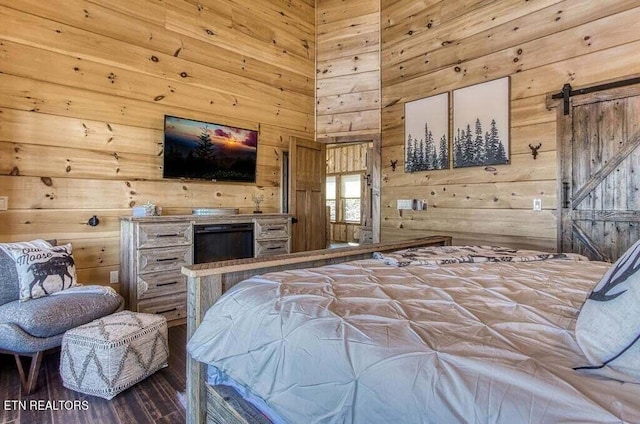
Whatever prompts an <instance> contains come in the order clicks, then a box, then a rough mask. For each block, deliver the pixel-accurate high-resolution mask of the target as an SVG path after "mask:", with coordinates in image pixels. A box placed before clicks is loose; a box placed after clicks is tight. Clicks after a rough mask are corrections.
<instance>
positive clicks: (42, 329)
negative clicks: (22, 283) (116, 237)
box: [0, 293, 123, 343]
mask: <svg viewBox="0 0 640 424" xmlns="http://www.w3.org/2000/svg"><path fill="white" fill-rule="evenodd" d="M122 302H123V299H122V297H121V296H108V295H103V294H94V293H76V294H68V295H66V294H65V295H62V294H61V295H58V296H46V297H41V298H38V299H33V300H30V301H28V302H20V301H17V300H15V301H13V302H9V303H7V304H4V305H2V306H0V323H8V324H15V325H17V326H18V327H20V328H21V329H22V330H24V331H25V332H26V333H28V334H30V335H32V336H35V337H51V336H55V335H58V334H62V333H64V332H65V331H67V330H69V329H71V328H75V327H78V326H80V325H83V324H86V323H88V322H91V321H93V320H94V319H97V318H101V317H103V316H105V315H109V314H111V313H113V312H115V311H116V310H117V309H118V307H119V306H120V305H121V303H122ZM0 343H1V342H0Z"/></svg>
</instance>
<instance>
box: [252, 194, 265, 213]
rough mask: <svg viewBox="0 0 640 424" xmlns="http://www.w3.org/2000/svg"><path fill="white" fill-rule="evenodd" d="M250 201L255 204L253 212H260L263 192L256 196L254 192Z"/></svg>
mask: <svg viewBox="0 0 640 424" xmlns="http://www.w3.org/2000/svg"><path fill="white" fill-rule="evenodd" d="M251 201H252V202H253V204H254V205H255V209H254V210H253V213H262V210H260V204H261V203H262V202H264V194H260V195H258V196H256V195H255V194H252V195H251Z"/></svg>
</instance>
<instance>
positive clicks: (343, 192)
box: [340, 174, 361, 223]
mask: <svg viewBox="0 0 640 424" xmlns="http://www.w3.org/2000/svg"><path fill="white" fill-rule="evenodd" d="M360 178H361V177H360V174H355V175H341V177H340V180H341V187H340V201H341V204H342V205H341V209H342V219H343V220H344V221H345V222H357V223H360Z"/></svg>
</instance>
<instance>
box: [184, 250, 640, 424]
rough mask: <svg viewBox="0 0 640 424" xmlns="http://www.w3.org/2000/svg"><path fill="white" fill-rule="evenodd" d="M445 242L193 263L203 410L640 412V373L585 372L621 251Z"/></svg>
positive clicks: (195, 413)
mask: <svg viewBox="0 0 640 424" xmlns="http://www.w3.org/2000/svg"><path fill="white" fill-rule="evenodd" d="M431 242H433V240H429V242H428V241H427V240H417V241H410V242H407V243H404V244H387V245H384V244H383V245H378V246H372V247H370V248H365V249H361V250H359V251H357V252H355V251H349V250H344V251H339V252H330V251H329V252H326V251H318V252H313V253H312V254H311V255H309V254H308V253H307V254H304V255H298V256H296V255H288V256H286V257H281V258H274V260H271V261H268V262H263V261H256V260H249V261H237V262H232V263H227V264H223V266H219V265H220V264H218V265H212V264H207V265H202V266H199V267H198V268H191V269H185V270H184V272H185V273H187V275H188V276H189V302H190V307H189V312H190V313H191V315H190V317H189V320H188V323H189V328H188V333H189V336H190V341H189V347H188V351H189V357H188V361H189V363H188V369H189V373H188V392H189V397H188V417H189V420H190V422H205V421H207V420H208V422H239V423H240V422H290V423H298V422H304V423H324V422H327V423H333V422H362V423H370V422H374V423H375V422H403V423H413V422H416V423H418V422H640V405H639V403H640V402H638V399H640V385H638V384H635V383H624V382H621V381H617V380H614V379H611V378H603V377H599V376H594V375H591V374H590V372H589V371H576V370H574V368H575V367H580V366H581V365H589V364H591V363H592V362H593V361H591V360H589V359H588V358H586V357H585V355H584V353H583V352H582V350H581V348H580V346H579V345H578V343H577V341H576V338H575V336H574V332H575V325H576V317H577V316H578V312H579V311H580V308H581V307H582V304H583V303H584V302H585V299H586V297H587V295H588V294H589V292H590V291H591V290H592V289H593V287H594V285H595V284H596V283H597V282H598V281H599V280H600V279H601V278H602V276H603V275H604V274H605V273H606V272H607V271H608V270H609V269H610V267H611V265H610V264H606V263H601V262H588V261H583V260H581V259H583V258H581V257H580V256H577V255H538V254H537V253H536V252H517V253H516V254H514V252H513V251H511V250H509V249H504V250H500V249H497V250H493V251H489V252H486V251H478V250H477V249H473V248H469V249H470V251H468V252H467V251H464V250H462V251H461V250H460V249H456V248H447V247H445V248H443V249H442V250H439V251H434V250H432V249H430V248H427V249H416V248H418V247H420V246H424V245H428V244H431ZM442 244H445V245H446V244H449V240H447V239H443V240H442ZM464 249H467V248H464ZM373 251H377V252H379V253H378V256H377V257H376V258H372V257H371V256H372V255H371V254H372V252H373ZM396 251H400V252H399V253H394V252H396ZM434 252H435V253H434ZM255 274H258V275H257V276H253V275H255ZM250 276H253V277H251V278H249V279H248V280H247V281H242V280H245V279H247V278H248V277H250ZM239 281H242V282H241V283H239V284H237V285H236V283H238V282H239ZM223 291H225V292H226V294H225V296H224V297H223V298H222V299H220V301H218V302H216V303H215V305H214V306H213V307H212V308H210V306H211V305H212V304H213V303H214V301H215V300H216V299H217V298H218V297H219V296H220V294H221V293H222V292H223ZM207 310H208V312H207V313H206V314H205V312H206V311H207ZM197 326H199V327H198V329H197V331H196V327H197ZM205 364H211V365H210V366H207V365H205ZM209 383H211V384H209ZM218 383H224V384H225V386H219V385H217V384H218ZM230 386H231V387H233V388H234V389H230V388H229V387H230ZM238 393H241V394H242V395H243V396H244V397H240V396H238ZM247 400H248V401H250V402H252V403H253V404H254V405H255V406H257V407H255V406H252V405H251V404H250V403H249V402H247ZM260 401H263V402H260ZM207 409H208V410H207ZM258 410H259V411H258ZM267 416H268V418H266V417H267Z"/></svg>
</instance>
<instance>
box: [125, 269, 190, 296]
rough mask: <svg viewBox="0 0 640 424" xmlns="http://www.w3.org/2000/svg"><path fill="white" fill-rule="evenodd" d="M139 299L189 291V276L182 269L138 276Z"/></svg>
mask: <svg viewBox="0 0 640 424" xmlns="http://www.w3.org/2000/svg"><path fill="white" fill-rule="evenodd" d="M137 285H138V287H137V289H138V290H137V295H138V299H150V298H153V297H158V296H166V295H170V294H174V293H184V292H186V291H187V276H186V275H183V274H182V272H180V270H176V271H169V272H154V273H151V274H142V275H139V276H138V282H137Z"/></svg>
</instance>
